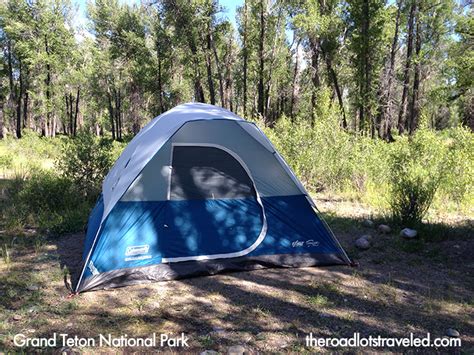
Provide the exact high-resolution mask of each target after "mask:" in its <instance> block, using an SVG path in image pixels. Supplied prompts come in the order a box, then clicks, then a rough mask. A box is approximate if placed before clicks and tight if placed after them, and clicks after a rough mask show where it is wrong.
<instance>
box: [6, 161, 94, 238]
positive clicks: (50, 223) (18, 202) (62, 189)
mask: <svg viewBox="0 0 474 355" xmlns="http://www.w3.org/2000/svg"><path fill="white" fill-rule="evenodd" d="M8 195H9V204H8V206H7V209H6V212H5V214H6V216H5V217H6V220H7V221H8V223H7V227H8V228H9V229H10V230H11V229H17V228H21V227H24V226H31V227H37V228H39V229H40V230H41V231H44V232H48V233H52V234H61V233H66V232H75V231H79V230H81V229H83V227H84V225H85V223H86V221H87V216H88V214H89V211H90V208H91V203H90V202H88V201H86V200H85V198H84V197H83V195H82V194H81V193H80V191H79V189H78V187H77V186H76V185H75V184H74V183H73V182H72V181H71V180H69V179H67V178H65V177H62V176H58V175H56V174H54V173H52V172H46V171H41V170H39V171H35V172H33V173H32V175H31V177H30V178H28V179H26V180H19V179H18V180H16V181H15V182H14V183H12V184H11V185H10V188H9V190H8Z"/></svg>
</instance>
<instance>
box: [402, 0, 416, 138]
mask: <svg viewBox="0 0 474 355" xmlns="http://www.w3.org/2000/svg"><path fill="white" fill-rule="evenodd" d="M415 12H416V0H412V3H411V5H410V14H409V16H408V28H407V32H408V39H407V57H406V62H405V69H404V71H403V78H404V79H403V91H402V99H401V102H400V112H399V114H398V132H399V133H400V134H402V133H403V132H404V131H405V121H406V118H405V115H406V109H407V96H408V87H409V85H410V71H411V64H412V61H411V59H412V52H413V24H414V18H415Z"/></svg>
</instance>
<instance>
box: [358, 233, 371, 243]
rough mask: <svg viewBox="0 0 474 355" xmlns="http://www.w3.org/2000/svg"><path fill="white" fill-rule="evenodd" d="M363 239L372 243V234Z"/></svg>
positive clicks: (364, 236)
mask: <svg viewBox="0 0 474 355" xmlns="http://www.w3.org/2000/svg"><path fill="white" fill-rule="evenodd" d="M361 238H364V239H367V240H368V241H369V242H371V241H372V236H371V235H370V234H365V235H363V236H362V237H361Z"/></svg>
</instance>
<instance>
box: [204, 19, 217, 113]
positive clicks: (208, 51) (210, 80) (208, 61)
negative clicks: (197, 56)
mask: <svg viewBox="0 0 474 355" xmlns="http://www.w3.org/2000/svg"><path fill="white" fill-rule="evenodd" d="M206 44H207V48H206V69H207V85H208V86H209V99H210V101H211V105H215V104H216V91H215V89H214V79H213V78H212V60H211V51H212V45H211V25H210V24H208V29H207V34H206Z"/></svg>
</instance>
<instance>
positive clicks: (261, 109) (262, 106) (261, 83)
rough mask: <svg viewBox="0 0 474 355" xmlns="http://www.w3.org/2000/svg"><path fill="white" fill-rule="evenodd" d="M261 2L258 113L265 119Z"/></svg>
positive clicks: (261, 12)
mask: <svg viewBox="0 0 474 355" xmlns="http://www.w3.org/2000/svg"><path fill="white" fill-rule="evenodd" d="M264 1H265V0H260V38H259V42H258V59H259V66H258V106H257V111H258V113H259V114H260V116H261V117H263V118H264V119H265V89H264V87H265V86H264V69H265V57H264V55H265V52H264V49H265V48H264V44H265V10H264V4H263V2H264Z"/></svg>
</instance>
